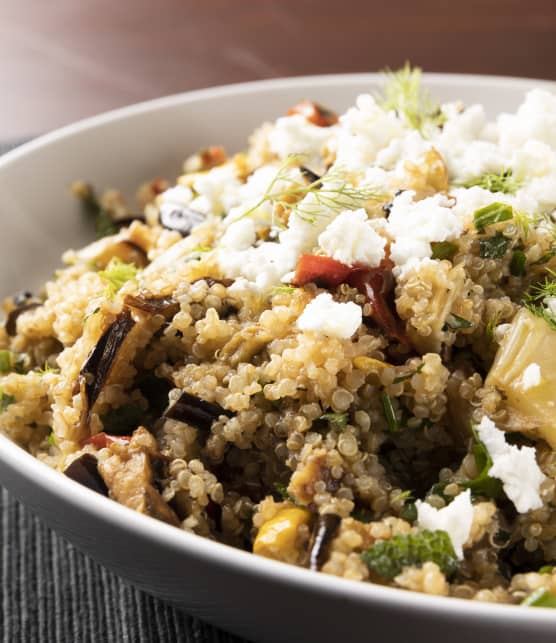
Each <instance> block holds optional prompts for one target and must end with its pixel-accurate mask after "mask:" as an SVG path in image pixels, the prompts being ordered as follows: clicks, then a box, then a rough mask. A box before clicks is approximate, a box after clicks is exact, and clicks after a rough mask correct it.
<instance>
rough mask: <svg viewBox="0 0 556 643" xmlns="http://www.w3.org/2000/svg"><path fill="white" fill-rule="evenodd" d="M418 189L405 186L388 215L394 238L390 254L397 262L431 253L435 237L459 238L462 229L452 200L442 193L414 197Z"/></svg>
mask: <svg viewBox="0 0 556 643" xmlns="http://www.w3.org/2000/svg"><path fill="white" fill-rule="evenodd" d="M414 196H415V192H414V191H413V190H406V191H405V192H402V193H401V194H400V195H399V196H397V197H396V198H395V199H394V201H393V203H392V209H391V210H390V216H389V217H388V226H387V230H388V233H389V234H390V235H391V236H392V237H393V239H394V242H393V243H392V246H391V248H390V257H391V259H392V260H393V261H394V263H395V264H396V266H400V267H401V266H403V265H404V264H405V263H407V262H408V261H410V260H416V259H425V258H429V257H430V256H431V255H432V250H431V245H430V244H431V242H432V241H447V240H448V239H456V238H458V237H459V236H460V235H461V233H462V230H463V225H462V223H461V220H460V218H459V217H458V216H457V215H456V214H455V212H454V211H453V209H452V207H451V206H452V205H453V203H452V201H450V200H449V199H447V198H446V197H445V196H444V195H442V194H435V195H434V196H431V197H428V198H426V199H422V200H421V201H414V200H413V197H414Z"/></svg>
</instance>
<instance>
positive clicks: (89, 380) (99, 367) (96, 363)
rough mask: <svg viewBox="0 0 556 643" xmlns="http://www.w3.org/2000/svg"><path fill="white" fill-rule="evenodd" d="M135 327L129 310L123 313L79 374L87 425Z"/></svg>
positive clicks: (104, 335) (105, 334) (102, 338)
mask: <svg viewBox="0 0 556 643" xmlns="http://www.w3.org/2000/svg"><path fill="white" fill-rule="evenodd" d="M134 326H135V321H134V320H133V318H132V316H131V312H130V311H129V309H126V310H124V311H123V312H121V313H120V314H119V315H118V317H117V318H116V321H114V322H113V323H112V324H111V325H110V326H109V327H108V328H107V329H106V330H105V331H104V333H103V335H102V337H101V338H100V339H99V340H98V342H97V345H96V346H95V347H94V349H93V350H92V352H91V354H90V355H89V357H88V358H87V361H86V362H85V364H84V365H83V367H82V369H81V371H80V373H79V387H80V390H81V396H82V398H83V402H84V409H86V412H85V423H86V424H88V423H89V419H90V416H91V410H92V408H93V406H94V405H95V402H96V401H97V398H98V396H99V394H100V391H101V390H102V387H103V386H104V383H105V381H106V378H107V377H108V374H109V372H110V369H111V368H112V365H113V363H114V360H115V359H116V355H117V354H118V351H119V349H120V348H121V346H122V344H123V343H124V340H125V338H126V337H127V335H128V334H129V332H130V331H131V329H132V328H133V327H134Z"/></svg>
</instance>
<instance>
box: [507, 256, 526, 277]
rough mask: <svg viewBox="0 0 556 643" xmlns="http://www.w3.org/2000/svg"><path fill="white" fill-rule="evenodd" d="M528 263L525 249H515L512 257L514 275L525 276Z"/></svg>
mask: <svg viewBox="0 0 556 643" xmlns="http://www.w3.org/2000/svg"><path fill="white" fill-rule="evenodd" d="M526 263H527V257H526V256H525V253H524V252H523V250H514V251H513V253H512V258H511V260H510V273H511V274H512V275H513V276H514V277H523V276H524V275H525V273H526V272H527V270H526V269H525V264H526Z"/></svg>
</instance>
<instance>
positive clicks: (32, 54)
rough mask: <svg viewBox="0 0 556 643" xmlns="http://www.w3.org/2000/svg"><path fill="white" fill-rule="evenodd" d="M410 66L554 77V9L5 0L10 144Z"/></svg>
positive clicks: (279, 0) (533, 1) (551, 4)
mask: <svg viewBox="0 0 556 643" xmlns="http://www.w3.org/2000/svg"><path fill="white" fill-rule="evenodd" d="M406 59H409V60H411V61H412V62H413V63H414V64H418V65H421V66H422V67H423V68H424V69H425V70H429V71H452V72H469V73H489V74H504V75H515V76H534V77H538V78H552V79H556V1H555V0H465V1H464V2H456V1H454V0H386V1H385V0H381V1H377V0H335V1H329V0H116V1H115V0H0V87H1V90H0V91H1V93H0V138H2V139H9V138H16V137H19V136H25V135H33V134H36V133H39V132H43V131H45V130H48V129H52V128H54V127H57V126H60V125H63V124H65V123H68V122H71V121H73V120H76V119H78V118H83V117H85V116H89V115H92V114H95V113H98V112H101V111H104V110H106V109H111V108H114V107H119V106H121V105H125V104H129V103H133V102H137V101H141V100H145V99H148V98H153V97H156V96H161V95H164V94H169V93H174V92H179V91H183V90H188V89H193V88H198V87H206V86H211V85H219V84H223V83H230V82H238V81H245V80H254V79H259V78H272V77H278V76H288V75H299V74H317V73H327V72H349V71H376V70H379V69H381V68H383V67H385V66H386V65H389V66H391V67H397V66H400V65H401V64H403V62H404V61H405V60H406Z"/></svg>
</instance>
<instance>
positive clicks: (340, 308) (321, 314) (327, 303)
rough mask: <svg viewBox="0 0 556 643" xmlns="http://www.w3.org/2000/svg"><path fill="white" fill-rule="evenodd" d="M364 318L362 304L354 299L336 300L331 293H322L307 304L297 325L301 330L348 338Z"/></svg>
mask: <svg viewBox="0 0 556 643" xmlns="http://www.w3.org/2000/svg"><path fill="white" fill-rule="evenodd" d="M362 320H363V314H362V311H361V307H360V306H358V305H357V304H354V303H353V302H352V301H348V302H346V303H339V302H336V301H334V300H333V299H332V295H331V294H330V293H322V294H321V295H318V296H317V297H315V298H314V299H313V300H312V301H311V302H309V303H308V304H307V306H305V310H304V311H303V313H302V314H301V316H300V317H299V318H298V320H297V326H298V328H300V329H301V330H312V331H314V332H316V333H322V334H323V335H329V336H330V337H339V338H340V339H348V338H349V337H351V336H352V335H353V333H355V331H356V330H357V329H358V328H359V326H360V325H361V322H362Z"/></svg>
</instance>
